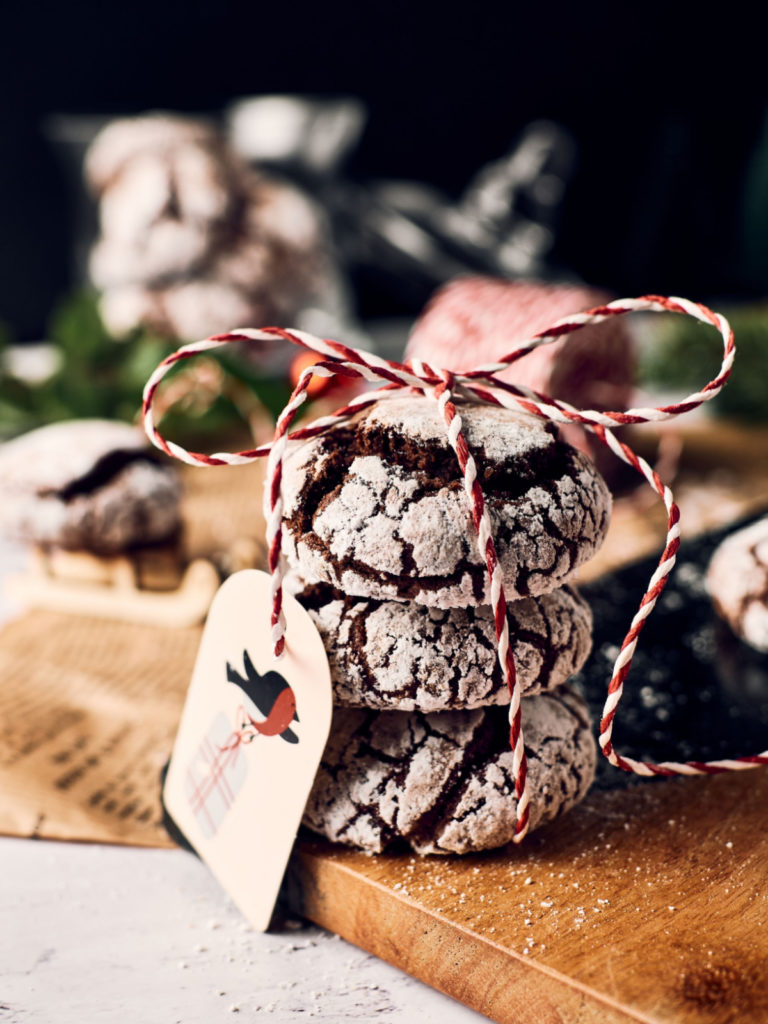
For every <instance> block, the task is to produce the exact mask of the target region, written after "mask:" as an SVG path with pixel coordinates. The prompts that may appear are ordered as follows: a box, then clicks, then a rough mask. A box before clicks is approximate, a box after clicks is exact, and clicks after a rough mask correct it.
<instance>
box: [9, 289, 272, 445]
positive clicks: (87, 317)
mask: <svg viewBox="0 0 768 1024" xmlns="http://www.w3.org/2000/svg"><path fill="white" fill-rule="evenodd" d="M10 340H11V339H10V337H9V335H8V332H7V331H4V330H3V328H2V326H0V438H2V437H5V438H8V437H12V436H14V435H16V434H19V433H22V432H23V431H26V430H31V429H32V428H34V427H38V426H43V425H45V424H47V423H54V422H58V421H60V420H67V419H81V418H89V417H97V418H102V419H117V420H125V421H127V422H133V421H134V420H136V419H137V417H138V414H139V411H140V409H141V396H142V392H143V389H144V385H145V383H146V381H147V379H148V378H149V376H150V374H151V373H152V371H153V370H154V369H155V367H156V366H157V365H158V363H160V362H161V361H162V359H163V358H164V357H165V356H166V355H168V354H169V353H171V352H173V351H174V350H175V349H176V348H177V347H178V345H179V342H177V341H176V340H170V339H168V338H163V337H160V336H159V335H157V334H155V333H153V332H151V331H148V330H143V329H137V330H136V331H134V332H133V333H132V334H131V335H130V337H128V338H126V339H121V340H120V341H115V340H114V339H113V338H112V337H111V336H110V335H109V333H108V331H107V330H106V328H105V327H104V324H103V323H102V320H101V317H100V316H99V311H98V303H97V297H96V295H95V294H93V293H91V292H81V293H78V294H75V295H73V296H70V297H69V298H67V299H66V300H65V301H64V302H63V303H62V304H61V305H60V306H59V307H58V308H57V309H56V311H55V312H54V314H53V316H52V318H51V323H50V325H49V330H48V340H49V342H50V344H51V346H52V348H53V353H54V356H55V362H56V366H55V368H54V370H53V372H52V374H51V375H50V376H49V377H48V378H47V379H45V380H42V381H38V382H32V381H27V380H22V379H20V378H19V377H16V376H13V374H12V373H10V372H9V370H8V368H7V366H5V360H4V350H5V349H7V347H8V345H9V344H10ZM207 358H210V357H207ZM217 361H218V362H219V363H221V364H222V366H223V367H224V368H225V369H226V371H227V374H228V376H229V378H230V379H234V380H236V381H238V382H240V384H242V385H244V387H245V389H247V390H248V391H250V392H251V393H252V394H253V395H255V396H257V397H258V399H259V401H260V402H262V403H263V404H264V405H265V406H266V407H267V409H269V411H270V412H272V414H273V415H276V414H277V413H279V411H280V410H281V409H282V407H283V405H284V404H285V402H286V401H287V399H288V396H289V395H290V387H289V385H288V382H287V380H285V379H283V378H275V377H269V376H264V375H263V374H260V373H259V371H258V368H257V367H251V366H249V365H242V363H241V361H238V360H237V359H235V358H233V357H231V356H229V357H224V356H219V357H218V358H217ZM187 365H188V366H191V365H193V364H192V363H190V364H187ZM3 367H5V368H3ZM180 370H181V366H177V367H173V368H172V369H171V371H170V372H169V374H168V376H167V378H166V379H167V380H168V379H170V378H171V377H172V376H173V375H174V374H175V373H177V372H180ZM241 404H242V403H241ZM242 423H243V417H242V415H241V409H239V408H238V406H237V405H236V404H235V402H234V401H233V400H232V399H231V398H230V397H228V396H227V394H226V393H224V394H221V395H219V396H218V397H216V398H215V399H214V400H213V402H212V404H210V405H207V406H206V407H205V409H190V408H188V407H187V408H182V409H179V410H171V411H170V412H169V414H168V415H167V416H166V418H165V419H164V421H163V429H164V431H165V432H167V433H168V434H169V436H173V437H174V438H182V437H183V438H185V439H190V438H194V437H202V438H205V437H208V436H210V435H214V436H216V435H222V434H227V433H230V432H232V431H233V430H234V431H236V430H238V429H240V428H241V427H242Z"/></svg>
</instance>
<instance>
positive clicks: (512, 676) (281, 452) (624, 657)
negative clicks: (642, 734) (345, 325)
mask: <svg viewBox="0 0 768 1024" xmlns="http://www.w3.org/2000/svg"><path fill="white" fill-rule="evenodd" d="M639 311H646V312H653V313H679V314H684V315H686V316H690V317H693V318H694V319H696V320H699V321H701V322H702V323H705V324H710V325H711V326H713V327H715V328H716V329H717V331H718V332H719V333H720V335H721V337H722V340H723V359H722V363H721V366H720V370H719V372H718V374H717V376H716V377H715V378H714V379H713V380H711V381H709V383H708V384H706V385H705V386H704V387H703V388H702V389H701V390H700V391H697V392H695V393H693V394H690V395H688V396H687V397H686V398H684V399H683V400H682V401H680V402H675V403H674V404H672V405H666V406H660V407H657V408H633V409H628V410H626V411H615V412H612V411H608V412H597V411H595V410H591V409H577V408H575V407H574V406H572V405H569V404H568V403H567V402H562V401H558V400H556V399H554V398H552V397H550V396H548V395H544V394H541V393H539V392H536V391H533V390H531V389H530V388H526V387H523V386H520V385H517V384H511V383H507V382H506V381H503V380H501V379H500V378H499V377H497V376H496V375H497V374H498V373H499V372H500V371H502V370H505V369H506V368H507V367H509V366H511V365H512V364H513V363H515V362H516V361H517V360H518V359H521V358H522V357H523V356H524V355H526V354H527V353H528V352H530V351H531V350H532V349H534V348H537V347H538V346H540V345H546V344H551V343H552V342H553V341H555V340H557V339H558V338H562V337H564V336H565V335H568V334H572V333H573V332H574V331H577V330H579V329H581V328H582V327H584V326H586V325H587V324H598V323H602V322H603V321H604V320H608V319H609V318H610V317H614V316H623V315H625V314H627V313H632V312H639ZM275 338H283V339H284V340H286V341H290V342H292V343H293V344H296V345H300V346H302V347H303V348H306V349H309V350H310V351H312V352H314V353H316V354H317V355H318V356H319V357H320V358H319V360H318V361H317V362H316V363H315V364H314V365H312V366H309V367H307V368H305V369H304V371H303V372H302V374H301V376H300V378H299V380H298V383H297V384H296V387H295V388H294V390H293V392H292V394H291V397H290V399H289V401H288V404H287V405H286V406H285V408H284V409H283V411H282V413H281V414H280V416H279V418H278V420H277V424H276V427H275V434H274V439H273V440H272V442H271V444H265V445H262V446H261V447H259V448H253V449H250V450H248V451H241V452H218V453H216V454H214V455H205V454H202V453H200V452H190V451H187V450H186V449H184V448H182V447H181V446H179V445H177V444H174V443H173V442H171V441H167V440H166V439H165V438H164V437H162V435H161V434H160V433H159V431H158V430H157V428H156V426H155V424H154V420H153V414H152V404H153V399H154V396H155V392H156V390H157V388H158V385H159V384H160V382H161V380H162V379H163V377H164V376H165V374H166V373H167V372H168V370H169V369H170V368H171V367H172V366H173V365H175V364H176V363H178V362H179V361H180V360H184V359H190V358H192V357H194V356H196V355H199V354H200V353H201V352H208V351H211V350H212V349H218V348H222V347H224V346H226V345H230V344H233V343H235V342H244V341H245V342H247V341H256V342H263V341H270V340H274V339H275ZM734 354H735V344H734V339H733V331H732V330H731V328H730V325H729V324H728V321H727V320H726V319H725V317H723V316H721V315H720V314H719V313H714V312H712V310H710V309H708V308H707V307H706V306H703V305H700V304H699V303H695V302H690V301H689V300H687V299H682V298H667V297H664V296H658V295H645V296H642V297H641V298H637V299H617V300H616V301H614V302H610V303H608V304H607V305H604V306H598V307H596V308H594V309H591V310H589V311H587V312H585V313H578V314H575V315H572V316H568V317H564V318H562V319H560V320H558V321H557V322H556V323H554V324H553V325H552V326H551V327H548V328H547V329H546V330H543V331H540V332H539V333H538V334H536V335H535V336H534V337H533V338H531V339H530V340H528V341H525V342H523V343H521V344H520V345H519V346H518V347H517V348H515V349H514V350H513V351H511V352H510V353H508V354H507V355H506V356H504V357H503V358H501V359H499V360H498V361H497V362H494V363H487V364H485V365H483V366H479V367H477V368H476V369H473V370H467V371H464V372H463V373H452V372H448V371H446V370H440V369H438V368H436V367H433V366H430V365H428V364H427V363H424V362H421V361H420V360H417V359H412V360H411V361H410V363H398V362H394V361H390V360H386V359H382V358H380V357H378V356H375V355H373V354H371V353H370V352H365V351H362V350H359V349H354V348H349V347H348V346H346V345H343V344H341V343H340V342H337V341H330V340H328V339H321V338H315V337H313V336H312V335H310V334H306V333H304V332H303V331H289V330H284V329H282V328H279V327H265V328H262V329H259V330H254V329H251V328H247V329H239V330H236V331H232V332H229V333H227V334H220V335H216V336H214V337H212V338H209V339H207V340H206V341H200V342H196V343H194V344H191V345H185V346H183V347H182V348H180V349H179V350H178V351H177V352H174V353H173V354H172V355H170V356H168V357H167V359H165V360H164V361H163V362H162V363H161V364H160V365H159V366H158V367H157V369H156V370H155V372H154V373H153V374H152V376H151V377H150V379H149V380H148V382H147V385H146V388H145V390H144V405H143V418H144V428H145V430H146V432H147V435H148V437H149V438H150V440H151V441H152V442H153V444H155V445H156V446H157V447H158V448H160V449H161V450H162V451H164V452H166V453H167V454H168V455H171V456H173V457H174V458H177V459H180V460H181V461H182V462H186V463H188V464H189V465H192V466H224V465H226V466H233V465H243V464H245V463H250V462H252V461H254V460H255V459H259V458H263V457H265V456H268V466H267V482H266V487H265V494H264V512H265V517H266V520H267V543H268V548H269V569H270V572H271V574H272V617H271V626H272V633H271V636H272V643H273V646H274V653H275V656H276V657H277V658H279V657H280V656H281V655H282V654H283V651H284V648H285V619H284V616H283V610H282V597H283V591H282V577H283V573H282V569H281V565H280V547H281V540H282V518H283V501H282V495H281V481H282V468H283V459H284V456H285V451H286V448H287V445H288V442H289V441H296V442H298V441H306V440H308V439H310V438H313V437H318V436H319V435H321V434H324V433H325V432H326V431H328V430H330V429H331V428H332V427H335V426H336V425H337V424H339V423H343V422H344V421H346V420H348V419H349V418H350V417H351V416H353V415H355V414H356V413H358V412H360V410H362V409H365V408H366V407H368V406H370V405H372V404H373V403H374V402H377V401H379V400H381V399H382V398H387V397H394V396H396V395H398V394H402V393H403V392H413V391H414V390H415V391H417V392H420V393H421V394H423V395H424V396H425V397H426V398H428V399H431V400H433V401H435V402H436V403H437V408H438V410H439V412H440V415H441V416H442V418H443V420H444V422H445V428H446V434H447V437H448V441H449V443H450V445H451V447H452V448H453V450H454V452H455V454H456V459H457V461H458V464H459V467H460V469H461V472H462V475H463V480H464V490H465V492H466V494H467V499H468V501H469V504H470V508H471V513H472V523H473V526H474V530H475V533H476V535H477V546H478V550H479V553H480V555H481V557H482V559H483V560H484V562H485V565H486V568H487V571H488V579H489V584H490V593H491V604H492V607H493V614H494V623H495V630H496V642H497V653H498V660H499V664H500V666H501V669H502V672H503V675H504V680H505V682H506V685H507V687H508V690H509V695H510V706H509V724H510V747H511V749H512V752H513V769H514V775H515V792H516V797H517V824H516V831H515V841H516V842H519V841H520V840H522V838H523V837H524V835H525V833H526V831H527V829H528V817H529V814H528V804H529V795H528V787H527V780H526V776H527V769H526V757H525V748H524V744H523V728H522V716H521V700H520V697H521V694H520V685H519V683H518V680H517V677H516V673H515V661H514V655H513V652H512V651H511V649H510V645H509V631H508V625H507V602H506V597H505V594H504V583H503V579H502V572H501V569H500V567H499V562H498V558H497V554H496V547H495V544H494V541H493V530H492V528H491V522H490V518H489V515H488V511H487V508H486V504H485V499H484V497H483V492H482V488H481V487H480V484H479V483H478V480H477V470H476V466H475V460H474V458H473V456H472V453H471V451H470V449H469V447H468V445H467V442H466V439H465V437H464V434H463V433H462V420H461V415H460V413H459V412H458V411H457V408H456V405H455V404H454V399H456V400H457V401H459V402H461V401H472V402H481V403H487V404H489V405H498V406H503V407H505V408H511V409H515V408H520V409H523V410H524V411H525V412H528V413H531V414H533V415H534V416H537V417H539V418H540V419H543V420H548V421H551V422H554V423H578V424H580V425H581V426H582V427H584V428H586V429H587V430H590V431H591V432H592V433H594V434H595V435H596V436H597V437H598V438H599V440H600V441H601V442H602V443H603V444H605V445H606V446H607V447H608V448H610V449H611V451H612V452H613V453H614V454H615V455H616V456H618V458H620V459H622V461H624V462H626V463H628V464H629V465H630V466H632V467H633V468H634V469H635V470H636V471H637V472H638V473H640V474H641V475H642V476H643V477H645V479H646V481H647V482H648V484H649V485H650V487H651V488H652V489H653V490H654V491H655V492H656V493H657V494H658V495H659V497H660V498H661V500H662V501H663V502H664V505H665V507H666V510H667V534H666V543H665V547H664V550H663V552H662V554H661V557H660V558H659V562H658V564H657V566H656V569H655V571H654V573H653V575H652V576H651V578H650V580H649V582H648V586H647V588H646V591H645V593H644V594H643V597H642V600H641V601H640V605H639V607H638V610H637V612H636V613H635V616H634V618H633V619H632V622H631V624H630V627H629V630H628V631H627V634H626V636H625V637H624V640H623V643H622V645H621V649H620V651H619V654H618V657H617V658H616V661H615V663H614V666H613V672H612V674H611V680H610V683H609V684H608V694H607V698H606V701H605V706H604V708H603V714H602V718H601V721H600V747H601V750H602V752H603V754H604V755H605V756H606V757H607V758H608V760H609V761H610V762H611V764H613V765H615V766H616V767H617V768H621V769H623V770H624V771H627V772H634V773H636V774H638V775H646V776H650V775H666V776H668V775H703V774H708V775H709V774H718V773H720V772H730V771H741V770H744V769H747V768H754V767H756V766H758V765H761V764H768V751H765V752H763V753H761V754H757V755H753V756H748V757H738V758H735V759H732V760H720V761H686V762H678V761H662V762H659V763H651V762H647V761H636V760H634V759H633V758H630V757H624V756H622V755H621V754H619V753H618V752H617V751H616V750H615V749H614V747H613V743H612V734H613V723H614V719H615V717H616V710H617V708H618V705H619V702H620V701H621V697H622V694H623V692H624V681H625V679H626V677H627V674H628V672H629V669H630V666H631V664H632V658H633V656H634V653H635V648H636V647H637V643H638V638H639V636H640V633H641V632H642V629H643V626H644V625H645V621H646V619H647V618H648V616H649V615H650V613H651V612H652V611H653V608H654V606H655V604H656V602H657V601H658V599H659V597H660V595H661V593H662V591H663V590H664V587H665V586H666V583H667V580H668V578H669V574H670V573H671V571H672V568H673V566H674V564H675V559H676V555H677V551H678V548H679V546H680V512H679V509H678V507H677V505H676V504H675V501H674V497H673V495H672V491H671V490H670V488H669V487H667V486H666V485H665V484H664V483H663V482H662V480H661V479H660V477H659V476H658V474H657V473H656V472H655V471H654V470H653V469H652V467H651V466H650V465H649V464H648V463H647V462H646V461H645V460H644V459H642V458H641V457H640V456H638V455H637V454H636V453H635V452H634V451H632V449H631V448H630V447H629V446H628V445H626V444H624V443H623V442H621V441H619V440H618V439H617V438H616V437H615V435H614V434H613V428H614V427H617V426H623V425H625V424H632V423H652V422H655V423H657V422H661V421H663V420H668V419H672V418H674V417H675V416H679V415H680V414H681V413H685V412H689V411H690V410H692V409H696V408H697V407H698V406H700V405H702V404H703V403H704V402H708V401H710V400H711V399H713V398H714V397H715V396H716V395H717V394H719V392H720V391H721V389H722V387H723V385H724V384H725V382H726V381H727V379H728V377H729V376H730V373H731V369H732V366H733V359H734ZM333 376H341V377H346V378H358V377H362V378H363V379H364V380H366V381H369V382H377V383H379V384H380V385H381V387H380V388H379V389H378V390H377V391H369V392H366V393H364V394H361V395H358V396H357V397H356V398H354V399H352V401H350V402H349V404H348V405H345V406H344V407H343V408H341V409H338V410H337V411H336V412H335V413H333V414H332V415H330V416H323V417H321V418H320V419H317V420H315V421H314V422H312V423H310V424H309V425H307V426H304V427H301V428H300V429H298V430H295V431H293V432H292V433H289V428H290V425H291V423H292V422H293V420H294V418H295V416H296V413H297V411H298V410H299V408H300V407H301V406H302V405H303V403H304V402H305V401H306V399H307V389H308V388H309V385H310V382H311V380H312V378H313V377H333Z"/></svg>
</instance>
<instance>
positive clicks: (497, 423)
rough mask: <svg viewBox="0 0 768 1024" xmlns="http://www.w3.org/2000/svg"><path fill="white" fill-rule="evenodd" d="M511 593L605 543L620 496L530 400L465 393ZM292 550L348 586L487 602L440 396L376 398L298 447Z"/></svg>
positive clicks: (288, 517)
mask: <svg viewBox="0 0 768 1024" xmlns="http://www.w3.org/2000/svg"><path fill="white" fill-rule="evenodd" d="M459 412H460V414H461V417H462V421H463V428H464V433H465V436H466V439H467V442H468V444H469V447H470V450H471V451H472V453H473V455H474V457H475V460H476V463H477V469H478V479H479V481H480V483H481V486H482V488H483V493H484V495H485V499H486V504H487V508H488V511H489V514H490V518H491V524H492V529H493V536H494V539H495V543H496V549H497V552H498V555H499V561H500V564H501V567H502V570H503V574H504V587H505V591H506V596H507V598H508V599H509V600H515V599H517V598H522V597H529V596H536V595H539V594H544V593H547V592H549V591H551V590H554V589H555V588H557V587H559V586H561V585H562V584H563V583H565V582H566V581H567V580H568V579H569V578H570V577H571V576H572V575H573V573H574V572H575V571H576V570H577V569H578V567H579V566H580V565H582V564H583V563H584V562H585V561H587V559H589V558H590V557H591V556H592V555H593V554H594V553H595V551H596V550H597V549H598V547H599V546H600V544H601V543H602V541H603V539H604V537H605V534H606V532H607V528H608V522H609V516H610V508H611V498H610V494H609V492H608V489H607V487H606V485H605V483H604V481H603V479H602V477H601V476H600V475H599V473H598V472H597V470H596V469H595V468H594V466H593V465H592V463H591V462H590V461H589V460H588V459H587V458H586V456H584V455H582V454H581V453H580V452H578V451H576V450H575V449H574V448H572V447H571V446H570V445H567V444H564V443H563V442H561V441H558V440H557V439H556V437H555V436H554V433H555V431H554V428H553V427H552V426H551V424H543V423H542V422H541V421H540V420H538V419H537V418H535V417H533V416H529V415H527V414H525V413H522V412H516V411H512V410H508V409H503V408H498V407H494V406H486V405H461V406H459ZM283 497H284V502H285V519H284V523H283V549H284V551H285V554H286V557H287V559H288V561H289V562H290V563H291V565H292V566H293V567H294V568H295V569H296V570H297V571H298V572H299V573H300V574H301V575H302V576H303V577H304V578H305V579H311V580H322V581H324V582H327V583H330V584H332V585H333V586H335V587H337V588H338V589H339V590H341V591H343V592H344V593H346V594H351V595H355V596H358V597H374V598H378V599H383V598H386V599H396V600H401V601H402V600H413V601H415V602H417V603H420V604H424V605H430V606H434V607H439V608H447V607H466V606H468V605H479V604H489V603H490V592H489V589H488V582H487V571H486V567H485V564H484V560H483V559H482V557H481V556H480V554H479V553H478V550H477V539H476V533H475V530H474V527H473V525H472V518H471V511H470V504H469V501H468V499H467V495H466V493H465V492H464V486H463V479H462V476H461V472H460V469H459V466H458V463H457V460H456V455H455V453H454V451H453V450H452V448H451V447H450V445H449V443H448V440H447V437H446V428H445V423H444V421H443V420H442V419H441V417H440V414H439V412H438V410H437V406H436V403H430V402H428V401H425V400H424V398H422V397H406V398H402V397H399V398H395V399H389V400H386V401H380V402H377V403H376V404H375V405H374V406H372V407H371V409H369V410H368V411H367V412H366V413H365V414H363V415H362V416H361V417H360V418H359V419H357V420H356V421H354V422H352V423H351V424H345V425H343V426H338V427H336V428H334V429H332V430H331V431H329V432H328V433H326V434H324V435H323V436H322V437H320V438H318V439H316V440H313V441H310V442H308V443H307V444H305V445H303V446H302V447H300V448H298V449H297V450H296V451H295V452H293V453H292V454H291V455H290V456H289V458H288V459H287V460H286V462H285V467H284V476H283Z"/></svg>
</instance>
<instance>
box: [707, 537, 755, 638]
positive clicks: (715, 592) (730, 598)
mask: <svg viewBox="0 0 768 1024" xmlns="http://www.w3.org/2000/svg"><path fill="white" fill-rule="evenodd" d="M707 589H708V590H709V593H710V595H711V597H712V602H713V604H714V606H715V609H716V610H717V612H718V613H719V614H720V615H721V616H722V618H724V619H725V621H726V622H727V623H728V625H729V626H730V627H731V629H732V630H733V631H734V633H736V635H737V636H739V637H741V639H742V640H744V641H745V642H746V643H748V644H749V645H750V646H751V647H754V648H755V649H756V650H758V651H768V517H766V518H764V519H760V520H758V521H757V522H756V523H753V524H752V525H751V526H748V527H746V529H743V530H738V531H737V532H736V533H733V534H731V535H730V537H727V538H726V539H725V540H724V541H723V542H722V544H721V545H720V546H719V547H718V548H717V550H716V551H715V553H714V555H713V556H712V561H711V562H710V565H709V570H708V572H707Z"/></svg>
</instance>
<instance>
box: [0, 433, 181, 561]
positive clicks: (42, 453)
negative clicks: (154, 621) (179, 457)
mask: <svg viewBox="0 0 768 1024" xmlns="http://www.w3.org/2000/svg"><path fill="white" fill-rule="evenodd" d="M180 498H181V487H180V484H179V479H178V475H177V473H176V471H175V469H174V468H173V467H172V466H170V465H166V464H163V463H162V462H161V461H160V459H159V457H158V456H156V455H155V453H154V452H153V451H152V449H150V448H148V446H147V442H146V438H145V437H144V435H143V433H142V432H141V431H140V430H138V429H137V428H135V427H131V426H129V425H128V424H124V423H116V422H112V421H109V420H72V421H69V422H65V423H56V424H51V425H50V426H47V427H42V428H40V429H39V430H34V431H31V432H30V433H28V434H24V435H22V436H21V437H18V438H16V439H15V440H13V441H9V442H7V443H6V444H4V445H2V446H1V447H0V528H2V529H3V532H5V533H7V534H8V535H10V536H12V537H15V538H17V539H19V540H24V541H27V542H32V543H36V544H40V545H42V546H52V547H61V548H67V549H71V550H87V551H91V552H94V553H96V554H101V555H111V554H116V553H117V552H120V551H124V550H125V549H127V548H129V547H132V546H135V545H140V544H148V543H153V542H156V541H162V540H166V539H167V538H169V537H171V536H172V535H173V534H174V533H175V532H176V530H177V529H178V527H179V521H180V519H179V515H180V513H179V505H180Z"/></svg>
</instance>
